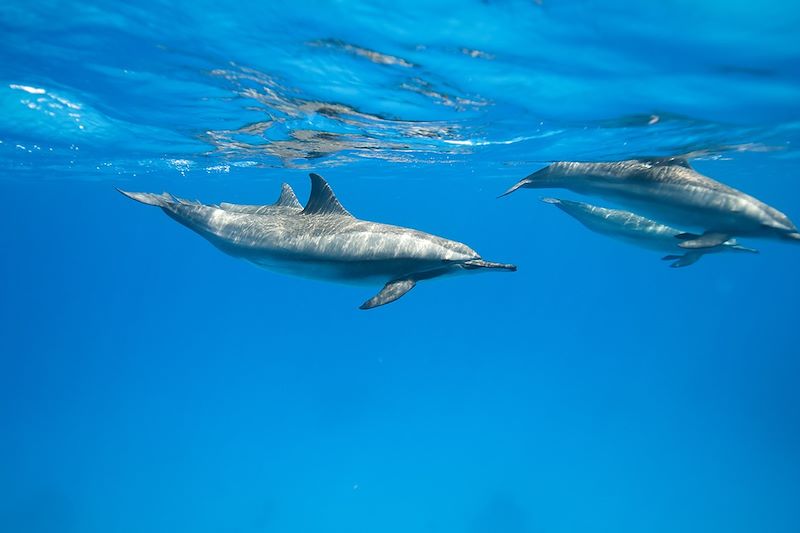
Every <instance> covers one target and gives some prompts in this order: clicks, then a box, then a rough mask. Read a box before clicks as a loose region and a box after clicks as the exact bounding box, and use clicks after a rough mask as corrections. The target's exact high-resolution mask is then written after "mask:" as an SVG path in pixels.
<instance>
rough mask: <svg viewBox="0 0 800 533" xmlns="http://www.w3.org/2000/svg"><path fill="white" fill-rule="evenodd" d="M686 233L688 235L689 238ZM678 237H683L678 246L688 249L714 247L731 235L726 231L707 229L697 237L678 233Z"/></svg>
mask: <svg viewBox="0 0 800 533" xmlns="http://www.w3.org/2000/svg"><path fill="white" fill-rule="evenodd" d="M686 235H690V237H689V238H687V237H686ZM676 238H678V239H684V240H683V242H682V243H680V244H679V245H678V246H680V247H681V248H687V249H689V250H697V249H700V248H714V247H715V246H719V245H721V244H723V243H725V242H726V241H727V240H728V239H730V238H731V236H730V235H729V234H727V233H722V232H719V231H707V232H705V233H703V234H702V235H700V236H699V237H698V236H696V235H692V234H686V233H680V234H678V235H676Z"/></svg>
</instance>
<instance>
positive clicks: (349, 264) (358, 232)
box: [120, 174, 517, 309]
mask: <svg viewBox="0 0 800 533" xmlns="http://www.w3.org/2000/svg"><path fill="white" fill-rule="evenodd" d="M120 192H121V193H122V194H124V195H125V196H127V197H129V198H132V199H134V200H137V201H139V202H142V203H144V204H148V205H154V206H158V207H160V208H161V209H162V210H163V211H164V212H165V213H166V214H167V215H169V216H170V217H172V218H173V219H175V220H177V221H178V222H180V223H181V224H183V225H184V226H187V227H188V228H190V229H191V230H193V231H195V232H197V233H199V234H200V235H201V236H203V237H204V238H205V239H207V240H208V241H210V242H211V243H212V244H213V245H214V246H216V247H217V248H219V249H220V250H222V251H223V252H225V253H227V254H230V255H232V256H234V257H240V258H242V259H245V260H247V261H250V262H251V263H254V264H256V265H258V266H260V267H263V268H266V269H269V270H274V271H278V272H283V273H288V274H294V275H299V276H305V277H310V278H318V279H328V280H334V281H340V282H345V283H375V282H379V283H385V285H384V287H383V289H381V290H380V291H379V292H378V294H376V295H375V296H374V297H372V298H370V299H369V300H367V301H366V302H364V303H363V304H362V305H361V309H372V308H373V307H378V306H380V305H384V304H388V303H391V302H393V301H395V300H397V299H398V298H400V297H401V296H403V295H404V294H405V293H407V292H408V291H410V290H411V289H412V288H414V286H415V285H416V283H417V282H418V281H421V280H426V279H431V278H436V277H439V276H444V275H449V274H457V273H466V272H480V271H487V270H507V271H515V270H516V269H517V267H516V266H514V265H510V264H503V263H492V262H489V261H484V260H483V259H482V258H481V256H480V255H478V254H477V252H475V251H474V250H473V249H471V248H470V247H469V246H467V245H465V244H462V243H460V242H456V241H451V240H448V239H443V238H441V237H437V236H435V235H431V234H429V233H423V232H421V231H417V230H414V229H409V228H403V227H400V226H390V225H388V224H380V223H377V222H369V221H366V220H359V219H357V218H355V217H354V216H353V215H351V214H350V213H349V212H348V211H347V210H346V209H345V208H344V207H342V205H341V204H340V203H339V201H338V200H337V199H336V196H335V195H334V194H333V191H332V190H331V188H330V186H329V185H328V183H327V182H326V181H325V180H324V179H323V178H322V177H321V176H319V175H317V174H311V195H310V196H309V199H308V202H307V203H306V206H305V208H302V209H301V206H300V204H299V202H297V197H296V196H295V195H294V192H293V191H292V189H291V187H289V186H288V185H285V184H284V185H283V191H282V192H281V196H280V198H279V199H278V201H277V202H276V203H275V204H272V205H267V206H255V205H238V204H228V203H222V204H220V205H219V206H215V205H204V204H201V203H196V202H188V201H186V200H181V199H179V198H175V197H173V196H171V195H170V194H168V193H163V194H152V193H141V192H125V191H120Z"/></svg>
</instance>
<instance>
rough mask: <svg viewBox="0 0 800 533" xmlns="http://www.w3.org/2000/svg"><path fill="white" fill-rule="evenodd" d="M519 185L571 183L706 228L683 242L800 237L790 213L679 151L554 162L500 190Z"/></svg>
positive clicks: (703, 244)
mask: <svg viewBox="0 0 800 533" xmlns="http://www.w3.org/2000/svg"><path fill="white" fill-rule="evenodd" d="M521 188H531V189H542V188H558V189H569V190H571V191H574V192H576V193H578V194H584V195H589V196H598V197H601V198H605V199H608V200H610V201H613V202H616V203H618V204H620V205H621V206H623V207H627V208H631V209H632V210H634V211H635V212H637V213H642V214H643V215H646V216H650V217H652V218H654V219H656V220H659V221H662V222H664V223H667V224H674V225H676V226H679V227H687V228H688V227H691V228H697V229H700V230H702V231H703V234H702V235H700V236H698V237H697V238H691V239H685V240H683V241H682V242H681V243H680V244H679V246H680V247H682V248H687V249H702V248H712V247H715V246H720V245H722V244H724V243H725V242H727V241H728V240H729V239H730V238H731V237H732V236H735V235H737V236H751V237H769V238H777V239H785V240H792V241H795V242H800V233H798V231H797V228H796V227H795V225H794V224H793V223H792V221H791V220H789V217H787V216H786V215H784V214H783V213H781V212H780V211H778V210H777V209H775V208H773V207H770V206H769V205H767V204H765V203H763V202H761V201H759V200H757V199H756V198H753V197H752V196H750V195H748V194H745V193H743V192H741V191H738V190H736V189H734V188H732V187H728V186H727V185H724V184H722V183H719V182H718V181H715V180H713V179H711V178H709V177H707V176H703V175H702V174H700V173H699V172H697V171H696V170H694V169H693V168H692V167H691V166H690V165H689V163H688V161H687V160H686V159H683V158H678V157H672V158H643V159H632V160H628V161H617V162H611V163H578V162H558V163H553V164H551V165H549V166H547V167H545V168H543V169H541V170H539V171H537V172H534V173H533V174H531V175H530V176H528V177H526V178H524V179H522V180H521V181H519V182H518V183H517V184H516V185H514V186H513V187H511V188H510V189H509V190H507V191H506V192H505V193H503V194H502V195H501V196H505V195H507V194H511V193H512V192H514V191H516V190H517V189H521Z"/></svg>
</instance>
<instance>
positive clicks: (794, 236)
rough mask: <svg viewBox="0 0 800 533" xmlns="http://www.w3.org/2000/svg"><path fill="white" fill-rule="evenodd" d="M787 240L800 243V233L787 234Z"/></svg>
mask: <svg viewBox="0 0 800 533" xmlns="http://www.w3.org/2000/svg"><path fill="white" fill-rule="evenodd" d="M786 238H788V239H792V240H793V241H800V233H797V232H796V231H793V232H792V233H787V234H786Z"/></svg>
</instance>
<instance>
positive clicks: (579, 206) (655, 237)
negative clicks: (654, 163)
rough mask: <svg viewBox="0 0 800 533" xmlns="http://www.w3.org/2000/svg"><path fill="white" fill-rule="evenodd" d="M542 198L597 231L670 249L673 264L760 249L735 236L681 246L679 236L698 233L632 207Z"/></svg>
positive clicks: (668, 250)
mask: <svg viewBox="0 0 800 533" xmlns="http://www.w3.org/2000/svg"><path fill="white" fill-rule="evenodd" d="M542 201H544V202H546V203H548V204H554V205H556V206H558V207H559V208H561V210H562V211H564V212H565V213H567V214H569V215H571V216H572V217H574V218H576V219H577V220H578V222H580V223H581V224H583V225H584V226H586V227H587V228H589V229H590V230H592V231H596V232H597V233H602V234H603V235H608V236H610V237H614V238H617V239H620V240H624V241H627V242H629V243H631V244H635V245H636V246H641V247H643V248H649V249H651V250H658V251H660V252H671V254H670V255H667V256H665V257H664V259H668V260H675V262H674V263H672V265H671V266H673V267H684V266H689V265H691V264H693V263H695V262H697V260H698V259H700V258H701V257H702V256H703V255H704V254H706V253H714V252H717V251H719V252H750V253H754V254H755V253H758V250H753V249H752V248H745V247H744V246H740V245H739V244H738V243H737V242H736V239H729V240H727V241H725V242H724V243H723V244H722V245H720V246H718V247H716V248H707V249H701V250H688V251H687V250H683V249H681V248H679V244H680V242H681V241H679V240H678V239H683V240H686V239H691V238H697V237H699V235H693V234H690V233H683V232H681V231H680V230H677V229H675V228H671V227H669V226H665V225H664V224H659V223H658V222H656V221H655V220H650V219H649V218H645V217H643V216H639V215H637V214H636V213H631V212H630V211H621V210H619V209H607V208H605V207H598V206H596V205H590V204H585V203H583V202H573V201H570V200H560V199H558V198H542ZM676 252H685V253H683V255H675V254H676Z"/></svg>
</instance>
